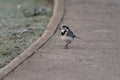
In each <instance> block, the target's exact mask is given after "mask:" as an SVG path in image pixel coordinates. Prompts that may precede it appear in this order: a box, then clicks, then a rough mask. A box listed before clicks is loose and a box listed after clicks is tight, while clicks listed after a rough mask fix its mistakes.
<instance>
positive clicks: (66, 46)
mask: <svg viewBox="0 0 120 80" xmlns="http://www.w3.org/2000/svg"><path fill="white" fill-rule="evenodd" d="M70 43H71V42H70V41H68V42H67V43H66V45H65V47H64V48H65V49H68V45H69V44H70Z"/></svg>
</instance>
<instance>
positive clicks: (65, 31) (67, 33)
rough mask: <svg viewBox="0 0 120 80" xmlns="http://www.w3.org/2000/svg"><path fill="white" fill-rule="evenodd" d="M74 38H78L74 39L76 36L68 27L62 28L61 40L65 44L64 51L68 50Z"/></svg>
mask: <svg viewBox="0 0 120 80" xmlns="http://www.w3.org/2000/svg"><path fill="white" fill-rule="evenodd" d="M74 38H79V37H76V35H75V34H74V33H73V32H72V31H71V30H70V28H69V27H68V26H62V29H61V39H62V40H64V41H65V42H66V45H65V47H64V48H65V49H68V45H69V44H70V43H71V42H72V41H73V40H74ZM79 39H80V38H79Z"/></svg>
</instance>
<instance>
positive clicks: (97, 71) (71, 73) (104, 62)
mask: <svg viewBox="0 0 120 80" xmlns="http://www.w3.org/2000/svg"><path fill="white" fill-rule="evenodd" d="M65 10H66V11H65V16H64V18H63V21H62V24H61V25H68V26H70V28H71V29H72V30H73V32H74V33H75V34H76V35H78V36H80V37H81V38H82V39H81V40H79V39H75V40H74V42H73V43H72V44H71V45H70V48H69V49H63V46H64V42H63V41H61V40H60V32H59V30H58V31H57V32H56V34H55V35H54V36H53V38H52V39H51V40H49V42H48V43H47V44H46V45H45V46H43V47H42V48H41V49H39V51H38V52H37V53H36V54H34V55H33V56H32V57H31V58H29V59H28V60H26V61H25V62H24V63H23V64H21V65H20V66H19V67H18V68H17V69H16V70H14V71H13V72H12V73H10V74H9V75H8V76H7V77H6V78H5V79H4V80H120V0H65Z"/></svg>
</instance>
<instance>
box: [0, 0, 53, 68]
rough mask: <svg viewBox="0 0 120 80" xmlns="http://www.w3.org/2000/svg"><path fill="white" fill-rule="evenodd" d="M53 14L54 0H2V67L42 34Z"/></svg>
mask: <svg viewBox="0 0 120 80" xmlns="http://www.w3.org/2000/svg"><path fill="white" fill-rule="evenodd" d="M51 14H52V0H0V68H2V67H4V66H5V65H6V64H7V63H9V62H10V61H11V60H13V59H14V58H15V57H16V56H18V55H19V54H20V53H22V52H23V51H24V50H25V49H27V48H28V47H29V46H30V45H31V44H32V43H33V42H34V41H36V40H37V39H38V38H39V37H40V36H41V35H42V33H43V31H44V30H45V28H46V26H47V24H48V22H49V19H50V17H51ZM26 15H27V16H26Z"/></svg>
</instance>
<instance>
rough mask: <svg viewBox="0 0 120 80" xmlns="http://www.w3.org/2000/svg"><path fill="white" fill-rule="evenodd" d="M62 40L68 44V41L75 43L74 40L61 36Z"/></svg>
mask: <svg viewBox="0 0 120 80" xmlns="http://www.w3.org/2000/svg"><path fill="white" fill-rule="evenodd" d="M61 39H62V40H64V41H66V42H68V41H70V42H71V41H73V39H74V38H72V37H69V36H65V35H64V36H61Z"/></svg>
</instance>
